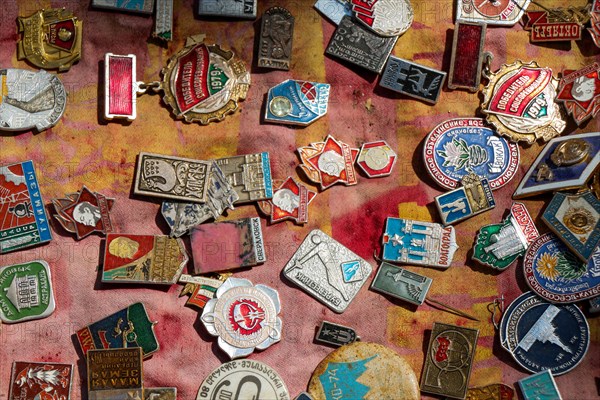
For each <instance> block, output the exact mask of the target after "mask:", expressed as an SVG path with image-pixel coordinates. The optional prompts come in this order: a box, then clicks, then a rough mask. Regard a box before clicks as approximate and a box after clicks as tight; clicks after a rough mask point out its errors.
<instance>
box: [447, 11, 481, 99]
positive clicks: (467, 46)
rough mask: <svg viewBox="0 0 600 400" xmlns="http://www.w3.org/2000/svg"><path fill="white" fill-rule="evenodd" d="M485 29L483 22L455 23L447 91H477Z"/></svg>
mask: <svg viewBox="0 0 600 400" xmlns="http://www.w3.org/2000/svg"><path fill="white" fill-rule="evenodd" d="M486 27H487V24H485V23H483V22H466V21H456V25H455V27H454V41H453V42H452V60H451V61H450V74H449V76H448V88H449V89H467V90H469V91H471V92H477V91H479V83H480V81H481V65H482V63H483V46H484V43H485V31H486Z"/></svg>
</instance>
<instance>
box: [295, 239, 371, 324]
mask: <svg viewBox="0 0 600 400" xmlns="http://www.w3.org/2000/svg"><path fill="white" fill-rule="evenodd" d="M371 271H372V267H371V265H369V263H367V262H366V261H365V260H363V259H362V258H361V257H359V256H358V255H356V254H355V253H353V252H352V251H350V250H349V249H347V248H346V247H344V246H343V245H342V244H341V243H339V242H337V241H336V240H334V239H333V238H331V237H330V236H328V235H327V234H326V233H324V232H323V231H320V230H318V229H314V230H312V231H311V232H310V233H309V234H308V235H307V236H306V238H305V239H304V241H303V242H302V244H300V247H298V250H296V252H295V253H294V255H293V256H292V258H291V259H290V261H288V263H287V264H286V265H285V267H284V268H283V275H284V276H285V277H286V278H287V279H289V280H290V281H291V282H293V283H294V284H295V285H297V286H299V287H300V288H301V289H302V290H304V291H305V292H307V293H308V294H310V295H311V296H313V297H314V298H315V299H317V300H318V301H320V302H321V303H323V304H325V305H326V306H327V307H329V308H330V309H332V310H333V311H335V312H336V313H343V312H344V311H345V310H346V308H348V306H349V305H350V303H351V302H352V300H353V299H354V298H355V297H356V295H357V294H358V291H359V290H360V288H361V287H362V286H363V285H364V284H365V282H366V281H367V279H368V278H369V275H370V274H371Z"/></svg>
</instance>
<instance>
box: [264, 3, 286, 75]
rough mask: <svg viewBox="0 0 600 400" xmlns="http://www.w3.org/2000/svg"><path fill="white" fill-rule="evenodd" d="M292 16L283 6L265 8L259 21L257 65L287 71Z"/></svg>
mask: <svg viewBox="0 0 600 400" xmlns="http://www.w3.org/2000/svg"><path fill="white" fill-rule="evenodd" d="M293 38H294V17H293V16H292V14H291V13H290V12H289V11H288V10H286V9H285V8H283V7H279V6H275V7H271V8H269V9H267V10H266V11H265V12H264V14H263V16H262V21H261V28H260V35H259V41H258V66H259V67H262V68H273V69H283V70H286V71H288V70H289V69H290V65H291V62H292V40H293Z"/></svg>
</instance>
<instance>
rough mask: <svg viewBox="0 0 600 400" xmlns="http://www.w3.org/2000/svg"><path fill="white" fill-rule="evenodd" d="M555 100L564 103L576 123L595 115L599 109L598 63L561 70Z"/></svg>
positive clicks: (599, 73)
mask: <svg viewBox="0 0 600 400" xmlns="http://www.w3.org/2000/svg"><path fill="white" fill-rule="evenodd" d="M556 101H559V102H561V103H563V104H564V106H565V108H566V109H567V112H568V113H569V114H571V116H572V117H573V119H574V120H575V122H576V123H577V125H581V124H583V122H584V121H586V120H587V119H589V118H594V117H596V115H597V114H598V112H599V111H600V64H599V63H597V62H595V63H593V64H591V65H587V66H585V67H583V68H581V69H578V70H577V71H574V70H565V71H563V73H562V78H561V79H560V82H559V85H558V95H557V96H556Z"/></svg>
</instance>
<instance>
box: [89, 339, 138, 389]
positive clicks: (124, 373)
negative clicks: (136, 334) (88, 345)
mask: <svg viewBox="0 0 600 400" xmlns="http://www.w3.org/2000/svg"><path fill="white" fill-rule="evenodd" d="M87 384H88V399H89V400H108V399H110V400H128V399H136V400H137V399H140V400H141V399H142V398H143V393H144V373H143V370H142V349H141V348H139V347H134V348H128V349H124V348H123V349H98V350H90V351H88V353H87Z"/></svg>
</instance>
